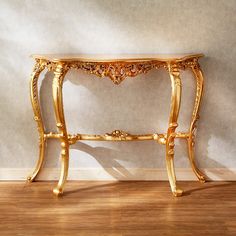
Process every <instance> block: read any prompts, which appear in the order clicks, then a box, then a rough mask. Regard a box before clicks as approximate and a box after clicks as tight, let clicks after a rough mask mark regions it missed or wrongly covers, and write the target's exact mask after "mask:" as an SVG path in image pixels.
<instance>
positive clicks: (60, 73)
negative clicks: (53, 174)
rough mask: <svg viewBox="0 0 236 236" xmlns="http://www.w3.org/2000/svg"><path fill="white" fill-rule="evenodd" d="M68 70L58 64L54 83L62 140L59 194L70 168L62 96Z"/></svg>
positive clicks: (56, 189)
mask: <svg viewBox="0 0 236 236" xmlns="http://www.w3.org/2000/svg"><path fill="white" fill-rule="evenodd" d="M67 71H68V69H67V68H64V66H63V65H62V64H58V65H57V67H56V69H55V71H54V78H53V84H52V93H53V101H54V111H55V117H56V122H57V128H58V132H59V134H60V142H61V173H60V179H59V181H58V184H57V187H55V188H54V190H53V192H54V194H56V195H57V196H58V195H61V194H62V193H63V190H64V185H65V182H66V179H67V175H68V168H69V142H68V136H67V130H66V123H65V117H64V110H63V97H62V87H63V81H64V77H65V75H66V73H67Z"/></svg>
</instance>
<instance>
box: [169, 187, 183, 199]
mask: <svg viewBox="0 0 236 236" xmlns="http://www.w3.org/2000/svg"><path fill="white" fill-rule="evenodd" d="M183 192H184V191H183V190H182V189H180V188H177V189H175V190H174V191H172V193H173V195H174V196H175V197H181V196H182V195H183Z"/></svg>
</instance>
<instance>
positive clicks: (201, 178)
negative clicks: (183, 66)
mask: <svg viewBox="0 0 236 236" xmlns="http://www.w3.org/2000/svg"><path fill="white" fill-rule="evenodd" d="M191 69H192V72H193V75H194V77H195V79H196V83H197V90H196V98H195V104H194V109H193V114H192V120H191V123H190V129H189V134H190V135H189V138H188V140H187V141H188V152H189V160H190V164H191V167H192V169H193V172H194V173H195V175H196V176H197V178H198V179H199V181H200V182H205V181H206V180H205V177H204V175H203V174H202V172H201V171H200V170H199V169H198V168H197V166H196V163H195V157H194V146H195V131H196V122H197V120H198V119H199V115H198V112H199V106H200V102H201V98H202V92H203V82H204V79H203V74H202V71H201V68H200V66H199V64H198V62H196V64H195V65H194V66H192V67H191Z"/></svg>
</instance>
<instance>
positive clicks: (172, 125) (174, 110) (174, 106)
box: [166, 64, 183, 197]
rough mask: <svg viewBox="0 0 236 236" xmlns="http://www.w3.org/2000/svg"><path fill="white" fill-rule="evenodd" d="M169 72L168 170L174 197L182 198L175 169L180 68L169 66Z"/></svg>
mask: <svg viewBox="0 0 236 236" xmlns="http://www.w3.org/2000/svg"><path fill="white" fill-rule="evenodd" d="M168 71H169V74H170V79H171V88H172V94H171V109H170V117H169V126H168V130H167V139H166V168H167V173H168V178H169V182H170V186H171V190H172V193H173V195H174V196H176V197H178V196H181V195H182V193H183V191H182V190H181V189H180V188H178V187H177V185H176V176H175V169H174V146H175V143H174V142H175V136H176V133H175V129H176V128H177V126H178V123H177V121H178V115H179V109H180V103H181V79H180V73H179V68H178V66H177V65H175V64H168Z"/></svg>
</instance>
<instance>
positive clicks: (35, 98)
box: [27, 61, 46, 182]
mask: <svg viewBox="0 0 236 236" xmlns="http://www.w3.org/2000/svg"><path fill="white" fill-rule="evenodd" d="M44 69H45V65H43V64H41V63H40V61H36V63H35V65H34V69H33V72H32V74H31V80H30V98H31V103H32V108H33V112H34V119H35V121H36V122H37V127H38V133H39V158H38V162H37V164H36V167H35V169H34V171H33V172H32V174H31V175H29V176H28V177H27V181H28V182H32V181H34V179H35V178H36V176H37V175H38V173H39V171H40V169H41V167H42V164H43V160H44V152H45V145H46V139H45V137H44V133H45V132H44V124H43V120H42V115H41V109H40V105H39V95H38V78H39V75H40V73H41V72H42V71H43V70H44Z"/></svg>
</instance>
